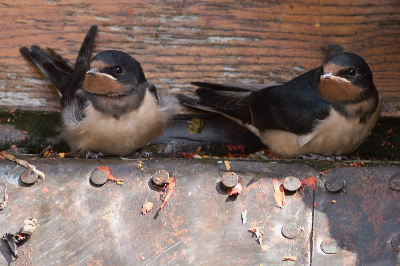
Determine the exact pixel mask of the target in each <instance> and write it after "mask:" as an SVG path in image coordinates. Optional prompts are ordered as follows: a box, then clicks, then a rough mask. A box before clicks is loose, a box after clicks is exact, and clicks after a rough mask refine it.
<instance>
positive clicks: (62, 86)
mask: <svg viewBox="0 0 400 266" xmlns="http://www.w3.org/2000/svg"><path fill="white" fill-rule="evenodd" d="M96 33H97V26H92V27H91V28H90V30H89V32H88V33H87V35H86V37H85V40H84V42H83V44H82V47H81V49H80V51H79V55H78V58H77V60H76V64H75V65H74V64H72V63H71V62H69V61H68V60H66V59H64V58H62V57H61V56H60V55H58V54H57V53H55V52H54V51H53V50H51V49H49V51H50V54H48V53H46V52H45V51H43V50H42V49H40V48H39V47H38V46H32V47H31V49H30V50H29V49H28V48H26V47H23V48H21V49H20V52H21V54H23V55H24V56H25V57H26V58H27V59H29V60H30V61H31V62H32V63H33V64H34V65H35V66H36V67H37V68H38V70H39V71H40V72H41V73H42V74H43V75H44V76H45V77H46V78H47V79H48V80H49V81H50V82H51V83H52V84H53V85H54V86H55V87H56V89H57V90H58V92H59V94H60V96H61V104H62V107H63V111H62V120H63V135H64V138H65V139H66V141H67V142H68V144H69V146H70V148H71V151H72V152H73V153H75V152H76V153H78V154H85V153H86V152H88V151H92V152H99V153H105V154H106V155H109V156H124V155H129V154H131V153H133V152H135V151H137V150H138V149H140V148H142V147H143V146H145V145H147V144H148V143H149V142H150V141H151V140H152V139H154V138H156V137H158V136H159V135H161V133H162V132H163V131H164V129H165V127H166V124H167V122H168V121H169V120H170V119H171V118H172V117H173V116H174V114H175V113H176V111H177V108H178V101H177V100H176V98H175V97H174V96H172V95H168V94H157V89H156V87H155V86H154V85H153V84H151V83H150V82H148V81H147V80H146V78H145V76H144V73H143V70H142V67H141V66H140V64H139V62H137V61H136V60H135V59H134V58H132V57H131V56H129V55H128V54H126V53H123V52H120V51H115V50H109V51H104V52H101V53H99V54H97V55H96V56H95V57H94V58H93V59H92V60H90V58H91V55H92V51H93V46H94V41H95V37H96Z"/></svg>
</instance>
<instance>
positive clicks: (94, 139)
mask: <svg viewBox="0 0 400 266" xmlns="http://www.w3.org/2000/svg"><path fill="white" fill-rule="evenodd" d="M84 115H85V118H84V119H83V121H82V122H81V123H80V124H79V126H78V127H77V128H76V134H75V140H73V141H72V142H73V143H74V144H75V145H74V146H75V149H79V150H82V151H87V150H91V151H95V152H102V153H105V154H106V155H113V156H123V155H128V154H130V153H133V152H135V151H136V150H138V149H140V148H142V147H143V146H145V145H147V144H148V143H149V142H150V141H151V140H152V139H153V138H155V137H157V136H159V135H160V134H161V133H162V132H163V130H164V129H165V123H164V122H163V121H162V113H161V111H160V109H159V108H158V105H157V102H156V100H155V99H154V97H151V96H150V95H146V97H145V98H144V100H143V103H142V105H141V106H140V107H139V108H137V109H135V110H134V111H129V112H126V113H124V114H123V115H121V116H119V117H118V118H115V117H113V116H110V115H108V114H107V113H104V112H101V111H99V110H97V109H96V108H94V107H93V105H91V104H89V106H88V107H87V108H86V109H85V111H84ZM71 149H72V147H71Z"/></svg>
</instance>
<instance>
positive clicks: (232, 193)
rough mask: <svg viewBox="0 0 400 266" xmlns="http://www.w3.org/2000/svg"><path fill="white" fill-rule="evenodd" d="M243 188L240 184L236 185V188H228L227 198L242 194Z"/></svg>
mask: <svg viewBox="0 0 400 266" xmlns="http://www.w3.org/2000/svg"><path fill="white" fill-rule="evenodd" d="M242 190H243V186H242V184H240V183H237V184H236V186H234V187H233V188H228V195H229V196H237V195H239V194H240V193H242Z"/></svg>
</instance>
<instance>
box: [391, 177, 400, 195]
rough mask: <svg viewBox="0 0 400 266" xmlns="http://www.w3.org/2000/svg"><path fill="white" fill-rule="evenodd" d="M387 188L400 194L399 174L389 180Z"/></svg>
mask: <svg viewBox="0 0 400 266" xmlns="http://www.w3.org/2000/svg"><path fill="white" fill-rule="evenodd" d="M389 188H390V189H392V190H395V191H397V192H400V174H399V173H396V174H394V175H393V176H392V177H391V178H390V179H389Z"/></svg>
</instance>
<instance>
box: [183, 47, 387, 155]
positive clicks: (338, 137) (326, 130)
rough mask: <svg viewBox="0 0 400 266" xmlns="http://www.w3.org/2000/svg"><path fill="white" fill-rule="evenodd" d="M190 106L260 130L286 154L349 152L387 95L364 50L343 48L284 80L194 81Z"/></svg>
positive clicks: (361, 139)
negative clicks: (254, 82) (380, 89)
mask: <svg viewBox="0 0 400 266" xmlns="http://www.w3.org/2000/svg"><path fill="white" fill-rule="evenodd" d="M192 84H193V85H196V86H198V87H200V88H199V89H197V90H196V94H197V95H198V98H193V97H189V96H185V95H179V97H178V98H179V100H180V101H181V102H182V103H183V104H185V105H188V106H191V107H194V108H197V109H201V110H206V111H210V112H215V113H220V114H222V115H224V116H226V117H228V118H230V119H232V120H234V121H235V122H237V123H238V124H240V125H242V126H244V127H245V128H247V129H249V130H250V131H252V132H253V133H254V134H256V135H257V136H258V137H259V138H260V139H261V141H262V142H263V143H264V144H265V145H266V146H268V148H269V149H270V151H271V152H272V153H273V154H275V155H277V156H279V157H282V158H296V157H298V156H299V155H306V154H318V155H322V156H343V155H347V154H349V153H351V152H352V151H354V150H355V149H356V148H357V147H358V146H359V145H360V144H361V143H362V142H364V140H365V139H366V138H367V136H368V135H369V134H370V132H371V130H372V128H373V127H374V126H375V124H376V122H377V121H378V118H379V116H380V113H381V107H382V100H381V97H380V96H379V94H378V91H377V90H376V87H375V85H374V83H373V78H372V72H371V70H370V68H369V66H368V64H367V63H366V62H365V61H364V59H363V58H361V57H360V56H358V55H356V54H353V53H339V54H335V55H333V56H332V57H330V58H329V59H327V60H326V61H325V62H324V63H323V65H322V66H320V67H318V68H316V69H313V70H311V71H309V72H307V73H305V74H302V75H300V76H298V77H296V78H294V79H293V80H291V81H289V82H287V83H285V84H282V85H263V84H258V85H242V84H214V83H206V82H193V83H192Z"/></svg>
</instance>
